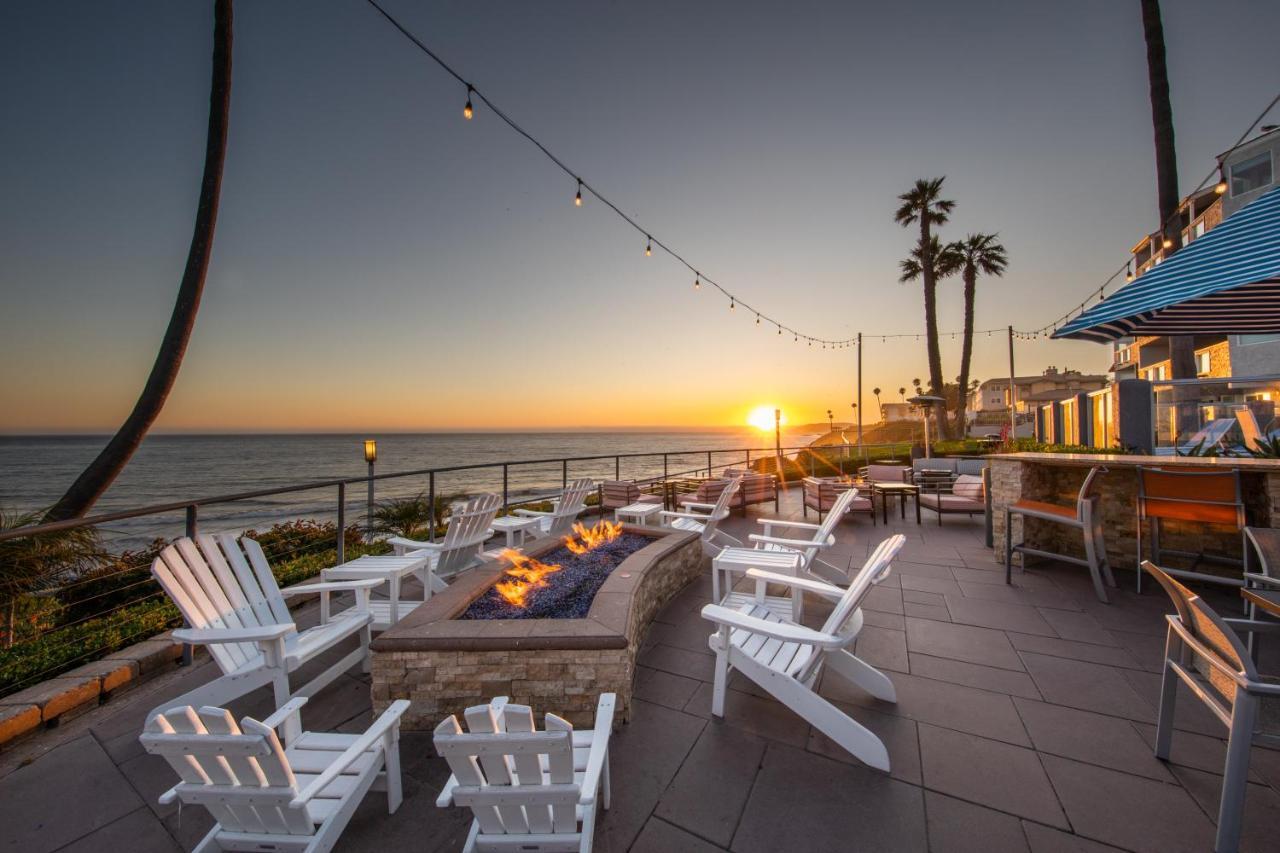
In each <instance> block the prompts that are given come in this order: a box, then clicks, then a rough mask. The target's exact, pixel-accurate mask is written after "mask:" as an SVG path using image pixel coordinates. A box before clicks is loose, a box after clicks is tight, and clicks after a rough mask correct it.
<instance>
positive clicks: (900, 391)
mask: <svg viewBox="0 0 1280 853" xmlns="http://www.w3.org/2000/svg"><path fill="white" fill-rule="evenodd" d="M898 396H899V397H901V398H902V402H904V403H905V402H907V389H906V388H899V389H898Z"/></svg>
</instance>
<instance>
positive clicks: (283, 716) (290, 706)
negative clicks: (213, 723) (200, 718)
mask: <svg viewBox="0 0 1280 853" xmlns="http://www.w3.org/2000/svg"><path fill="white" fill-rule="evenodd" d="M305 704H307V697H306V696H295V697H293V698H292V699H290V700H289V701H288V702H285V703H284V704H283V705H281V706H280V707H279V708H277V709H276V712H275V713H274V714H272V715H271V716H270V717H267V718H266V719H265V720H263V721H262V724H263V725H264V726H266V727H268V728H272V729H278V728H280V727H281V726H283V725H285V724H286V723H288V722H289V720H290V719H291V718H292V717H294V716H296V715H297V714H298V713H300V712H301V711H302V706H303V705H305ZM200 711H201V713H203V712H205V711H213V712H216V711H217V709H216V708H201V709H200ZM298 728H302V724H301V723H299V724H298Z"/></svg>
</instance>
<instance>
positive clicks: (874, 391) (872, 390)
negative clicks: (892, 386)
mask: <svg viewBox="0 0 1280 853" xmlns="http://www.w3.org/2000/svg"><path fill="white" fill-rule="evenodd" d="M871 393H872V394H875V395H876V409H880V408H881V406H880V389H879V388H872V389H871ZM881 417H884V415H883V414H882V415H881Z"/></svg>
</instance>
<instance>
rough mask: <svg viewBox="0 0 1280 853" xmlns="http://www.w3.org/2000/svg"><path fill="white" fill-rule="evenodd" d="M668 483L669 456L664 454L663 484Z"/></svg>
mask: <svg viewBox="0 0 1280 853" xmlns="http://www.w3.org/2000/svg"><path fill="white" fill-rule="evenodd" d="M666 481H667V454H665V453H664V454H662V482H664V483H665V482H666Z"/></svg>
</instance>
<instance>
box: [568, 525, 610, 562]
mask: <svg viewBox="0 0 1280 853" xmlns="http://www.w3.org/2000/svg"><path fill="white" fill-rule="evenodd" d="M621 535H622V524H621V522H616V521H607V520H606V521H599V522H597V523H596V525H595V527H591V528H587V527H583V526H582V522H580V521H575V522H574V523H573V536H566V537H565V538H564V547H566V548H568V549H569V552H570V553H572V554H585V553H587V552H588V551H590V550H591V549H592V548H599V547H600V546H601V545H607V544H608V543H610V542H612V541H613V540H615V539H617V538H618V537H619V536H621ZM575 537H576V538H575Z"/></svg>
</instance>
